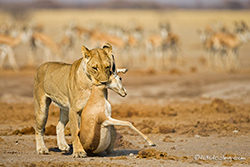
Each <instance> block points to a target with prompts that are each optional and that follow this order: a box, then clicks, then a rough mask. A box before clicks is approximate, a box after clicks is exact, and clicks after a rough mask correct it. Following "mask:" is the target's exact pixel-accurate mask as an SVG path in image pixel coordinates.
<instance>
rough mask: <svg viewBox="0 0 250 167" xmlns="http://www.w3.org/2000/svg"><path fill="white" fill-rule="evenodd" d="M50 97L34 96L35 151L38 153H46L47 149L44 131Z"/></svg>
mask: <svg viewBox="0 0 250 167" xmlns="http://www.w3.org/2000/svg"><path fill="white" fill-rule="evenodd" d="M50 103H51V99H50V98H47V97H45V95H44V96H42V97H40V98H37V97H35V117H36V128H35V131H36V132H35V137H36V151H37V153H38V154H48V153H49V150H48V149H47V148H46V146H45V143H44V138H43V135H44V131H45V125H46V122H47V118H48V112H49V105H50Z"/></svg>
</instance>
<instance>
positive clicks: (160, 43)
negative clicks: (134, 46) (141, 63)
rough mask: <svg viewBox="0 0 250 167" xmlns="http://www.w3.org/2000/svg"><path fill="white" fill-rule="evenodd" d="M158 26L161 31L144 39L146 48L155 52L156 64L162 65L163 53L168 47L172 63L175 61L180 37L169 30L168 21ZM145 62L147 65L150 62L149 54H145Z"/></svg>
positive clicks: (150, 51)
mask: <svg viewBox="0 0 250 167" xmlns="http://www.w3.org/2000/svg"><path fill="white" fill-rule="evenodd" d="M159 27H160V31H161V32H160V34H153V35H150V36H149V37H148V38H147V40H146V48H147V51H148V52H149V53H153V52H154V53H155V62H156V66H160V67H164V66H165V63H164V59H165V57H164V55H165V54H166V51H168V49H170V51H171V57H170V62H171V63H174V62H175V61H176V59H177V54H178V51H179V45H180V38H179V36H178V35H177V34H175V33H173V32H172V31H171V27H170V24H169V23H162V24H160V25H159ZM150 56H151V55H150ZM147 64H148V66H151V64H152V58H150V57H149V56H147Z"/></svg>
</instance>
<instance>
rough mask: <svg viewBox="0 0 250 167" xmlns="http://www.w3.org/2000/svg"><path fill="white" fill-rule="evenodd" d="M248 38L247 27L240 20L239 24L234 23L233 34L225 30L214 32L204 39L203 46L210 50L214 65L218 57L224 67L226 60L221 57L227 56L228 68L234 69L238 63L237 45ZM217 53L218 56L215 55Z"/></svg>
mask: <svg viewBox="0 0 250 167" xmlns="http://www.w3.org/2000/svg"><path fill="white" fill-rule="evenodd" d="M249 39H250V31H249V28H248V26H247V25H246V23H245V22H241V24H238V23H236V31H235V34H233V33H229V32H228V31H225V30H224V31H220V32H216V33H214V34H212V35H211V36H209V37H208V38H207V39H205V42H204V44H205V48H206V49H207V50H208V51H209V52H210V59H211V61H212V64H213V65H216V60H218V58H220V60H221V61H222V62H223V64H224V67H226V61H225V60H224V61H223V59H224V58H227V62H228V63H229V66H230V67H229V68H230V70H235V68H237V64H238V51H239V47H240V46H241V45H242V44H243V43H245V42H247V41H248V40H249ZM229 53H231V55H230V54H229ZM217 54H218V56H216V55H217ZM224 56H225V57H224Z"/></svg>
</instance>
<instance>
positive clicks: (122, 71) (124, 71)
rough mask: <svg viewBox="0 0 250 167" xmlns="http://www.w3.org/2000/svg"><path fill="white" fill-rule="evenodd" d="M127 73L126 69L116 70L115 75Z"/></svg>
mask: <svg viewBox="0 0 250 167" xmlns="http://www.w3.org/2000/svg"><path fill="white" fill-rule="evenodd" d="M127 71H128V69H126V68H122V69H119V68H118V69H117V73H123V74H125V73H126V72H127Z"/></svg>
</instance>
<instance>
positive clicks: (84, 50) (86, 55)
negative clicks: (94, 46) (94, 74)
mask: <svg viewBox="0 0 250 167" xmlns="http://www.w3.org/2000/svg"><path fill="white" fill-rule="evenodd" d="M81 50H82V57H83V58H84V59H85V60H86V62H88V61H89V59H90V54H89V49H88V48H86V47H85V46H82V48H81Z"/></svg>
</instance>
